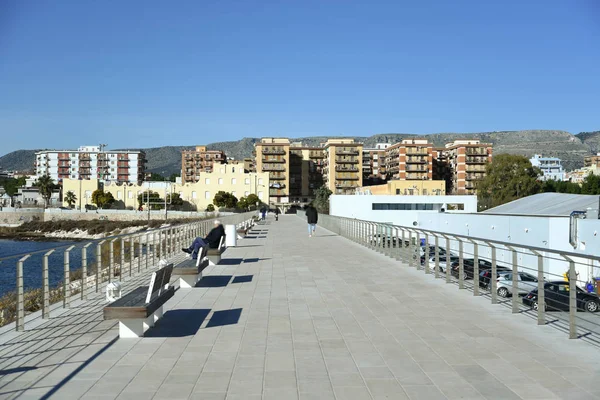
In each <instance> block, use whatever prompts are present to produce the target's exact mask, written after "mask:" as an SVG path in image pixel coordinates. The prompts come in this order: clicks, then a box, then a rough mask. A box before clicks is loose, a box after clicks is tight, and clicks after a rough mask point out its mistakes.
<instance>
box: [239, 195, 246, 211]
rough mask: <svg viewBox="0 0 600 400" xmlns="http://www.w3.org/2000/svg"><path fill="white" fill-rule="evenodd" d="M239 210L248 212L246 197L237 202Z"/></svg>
mask: <svg viewBox="0 0 600 400" xmlns="http://www.w3.org/2000/svg"><path fill="white" fill-rule="evenodd" d="M237 208H239V209H242V210H247V209H248V199H247V198H246V197H243V196H242V197H240V199H239V200H238V202H237Z"/></svg>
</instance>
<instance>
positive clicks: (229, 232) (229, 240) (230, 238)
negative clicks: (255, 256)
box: [225, 225, 237, 247]
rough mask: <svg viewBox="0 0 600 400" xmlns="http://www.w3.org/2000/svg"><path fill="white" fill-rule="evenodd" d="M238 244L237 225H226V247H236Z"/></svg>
mask: <svg viewBox="0 0 600 400" xmlns="http://www.w3.org/2000/svg"><path fill="white" fill-rule="evenodd" d="M236 244H237V230H236V229H235V225H225V245H226V246H227V247H235V246H236Z"/></svg>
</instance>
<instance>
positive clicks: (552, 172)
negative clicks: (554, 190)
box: [529, 154, 565, 181]
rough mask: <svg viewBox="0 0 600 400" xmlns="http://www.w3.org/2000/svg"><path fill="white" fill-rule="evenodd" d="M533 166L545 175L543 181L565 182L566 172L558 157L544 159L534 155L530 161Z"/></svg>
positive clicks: (542, 177)
mask: <svg viewBox="0 0 600 400" xmlns="http://www.w3.org/2000/svg"><path fill="white" fill-rule="evenodd" d="M529 161H530V162H531V165H533V166H534V167H538V168H539V169H541V170H542V173H543V174H544V175H542V176H541V178H540V179H541V180H543V181H548V180H554V181H564V180H565V171H564V169H563V167H562V163H561V160H560V158H556V157H542V156H541V155H540V154H534V155H533V157H531V158H530V159H529Z"/></svg>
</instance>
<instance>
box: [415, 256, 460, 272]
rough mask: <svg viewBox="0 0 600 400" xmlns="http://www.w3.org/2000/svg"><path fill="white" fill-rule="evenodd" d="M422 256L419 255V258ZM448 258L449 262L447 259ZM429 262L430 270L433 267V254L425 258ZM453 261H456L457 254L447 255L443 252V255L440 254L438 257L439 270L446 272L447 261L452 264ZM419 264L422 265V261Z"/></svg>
mask: <svg viewBox="0 0 600 400" xmlns="http://www.w3.org/2000/svg"><path fill="white" fill-rule="evenodd" d="M423 258H424V257H423V256H421V259H423ZM448 259H449V260H450V261H449V262H448V261H447V260H448ZM427 261H428V262H429V268H431V269H432V270H434V269H435V255H433V256H431V257H429V259H428V260H427ZM454 261H458V256H455V255H452V254H450V255H448V254H444V255H443V256H442V255H440V259H439V263H438V265H439V270H440V272H446V268H447V266H448V263H450V264H452V263H453V262H454ZM421 265H423V263H421Z"/></svg>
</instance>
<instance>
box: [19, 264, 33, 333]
mask: <svg viewBox="0 0 600 400" xmlns="http://www.w3.org/2000/svg"><path fill="white" fill-rule="evenodd" d="M30 256H31V254H27V255H26V256H24V257H22V258H21V259H20V260H19V261H18V262H17V324H16V325H17V331H19V332H21V331H24V330H25V290H24V288H23V263H24V262H25V260H27V259H28V258H29V257H30Z"/></svg>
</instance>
